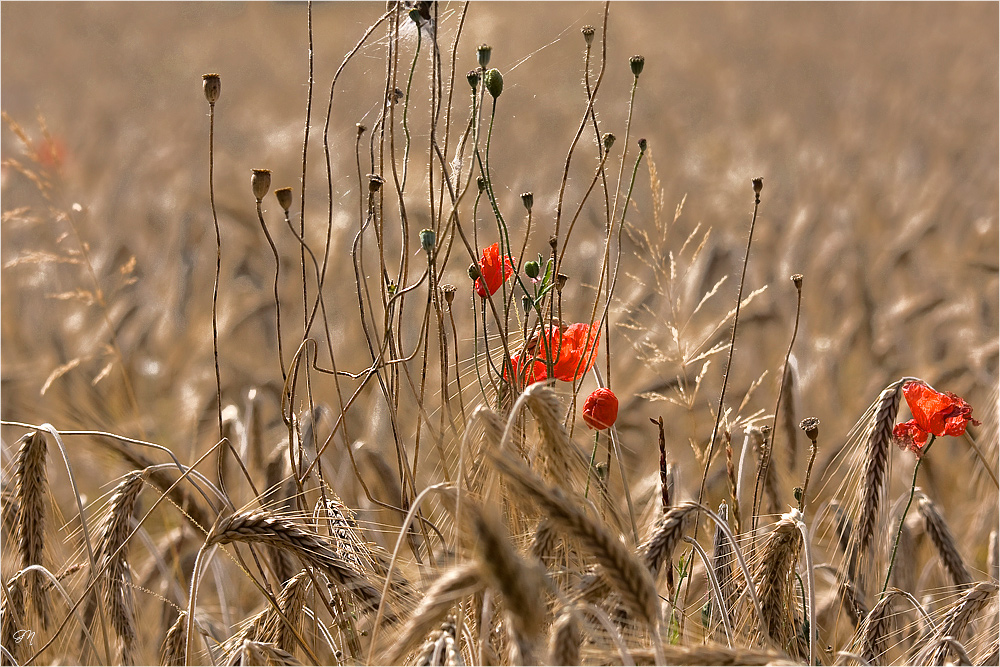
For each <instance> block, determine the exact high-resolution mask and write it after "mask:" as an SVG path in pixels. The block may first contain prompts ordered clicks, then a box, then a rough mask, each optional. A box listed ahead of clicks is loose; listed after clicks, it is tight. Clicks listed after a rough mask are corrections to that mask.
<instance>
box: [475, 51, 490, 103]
mask: <svg viewBox="0 0 1000 667" xmlns="http://www.w3.org/2000/svg"><path fill="white" fill-rule="evenodd" d="M492 53H493V47H492V46H490V45H489V44H480V45H479V48H477V49H476V62H478V63H479V66H480V67H482V68H483V69H486V66H487V65H489V64H490V55H491V54H492ZM494 97H495V96H494Z"/></svg>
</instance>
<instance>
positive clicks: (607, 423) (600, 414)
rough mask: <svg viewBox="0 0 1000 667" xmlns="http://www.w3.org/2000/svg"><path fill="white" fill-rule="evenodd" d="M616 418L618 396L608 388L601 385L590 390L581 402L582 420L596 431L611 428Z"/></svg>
mask: <svg viewBox="0 0 1000 667" xmlns="http://www.w3.org/2000/svg"><path fill="white" fill-rule="evenodd" d="M616 419H618V397H617V396H615V393H614V392H613V391H611V390H610V389H605V388H604V387H601V388H600V389H595V390H594V391H593V392H591V394H590V396H588V397H587V400H586V401H584V403H583V421H585V422H587V426H589V427H590V428H595V429H597V430H598V431H600V430H602V429H606V428H611V426H613V425H614V423H615V420H616Z"/></svg>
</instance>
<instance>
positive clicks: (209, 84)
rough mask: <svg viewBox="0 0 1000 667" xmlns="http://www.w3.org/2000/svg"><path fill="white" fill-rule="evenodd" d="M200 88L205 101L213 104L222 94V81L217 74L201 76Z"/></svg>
mask: <svg viewBox="0 0 1000 667" xmlns="http://www.w3.org/2000/svg"><path fill="white" fill-rule="evenodd" d="M201 87H202V89H203V90H204V91H205V99H206V100H208V103H209V104H215V103H216V101H218V99H219V95H221V94H222V79H221V78H219V75H218V74H202V75H201Z"/></svg>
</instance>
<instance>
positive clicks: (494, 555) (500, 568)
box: [465, 501, 547, 648]
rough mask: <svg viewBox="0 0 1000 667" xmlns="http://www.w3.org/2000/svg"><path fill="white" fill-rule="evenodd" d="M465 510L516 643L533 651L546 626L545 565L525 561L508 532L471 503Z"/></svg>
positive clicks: (483, 567)
mask: <svg viewBox="0 0 1000 667" xmlns="http://www.w3.org/2000/svg"><path fill="white" fill-rule="evenodd" d="M465 511H466V512H468V515H467V516H468V520H469V522H470V523H471V524H472V534H473V535H474V536H475V551H476V557H477V559H478V560H479V569H480V571H481V572H483V573H484V574H485V575H486V577H487V579H488V580H489V582H490V585H491V586H492V587H493V588H494V589H496V590H497V591H499V592H500V593H502V594H503V597H504V606H505V608H506V609H507V612H508V615H509V617H510V621H511V625H512V628H513V630H514V634H515V639H516V643H517V644H518V645H522V643H524V645H525V647H526V648H530V646H531V645H532V644H534V642H535V641H536V640H537V639H538V637H539V636H540V634H541V632H542V628H543V626H544V625H545V620H546V615H547V614H546V608H545V599H544V597H543V596H544V592H545V588H546V585H545V577H544V575H543V574H542V569H541V566H540V565H539V564H538V563H535V562H529V561H526V560H525V559H523V558H521V556H519V555H518V553H517V551H516V550H515V549H514V545H513V544H511V541H510V537H509V536H508V535H507V531H506V529H504V528H503V526H502V525H501V524H500V522H499V521H498V520H497V519H496V518H494V517H491V516H488V515H487V514H486V513H485V512H484V511H483V510H482V509H480V508H479V507H477V506H476V504H475V503H472V502H471V501H470V502H469V503H468V505H467V508H465Z"/></svg>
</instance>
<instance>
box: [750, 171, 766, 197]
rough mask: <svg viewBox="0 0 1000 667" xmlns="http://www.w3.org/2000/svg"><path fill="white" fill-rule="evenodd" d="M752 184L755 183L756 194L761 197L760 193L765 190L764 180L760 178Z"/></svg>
mask: <svg viewBox="0 0 1000 667" xmlns="http://www.w3.org/2000/svg"><path fill="white" fill-rule="evenodd" d="M750 182H751V183H753V191H754V194H757V195H759V194H760V191H761V190H763V189H764V179H763V178H761V177H760V176H758V177H757V178H755V179H753V180H752V181H750Z"/></svg>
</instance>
